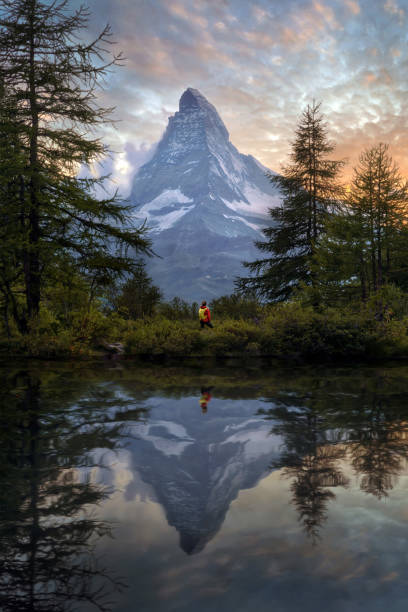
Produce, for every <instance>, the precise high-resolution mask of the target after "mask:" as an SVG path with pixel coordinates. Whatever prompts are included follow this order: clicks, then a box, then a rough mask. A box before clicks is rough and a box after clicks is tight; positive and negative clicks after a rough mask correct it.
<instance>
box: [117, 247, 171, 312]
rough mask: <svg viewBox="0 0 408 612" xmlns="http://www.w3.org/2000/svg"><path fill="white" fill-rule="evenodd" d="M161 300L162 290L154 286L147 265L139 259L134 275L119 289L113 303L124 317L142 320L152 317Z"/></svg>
mask: <svg viewBox="0 0 408 612" xmlns="http://www.w3.org/2000/svg"><path fill="white" fill-rule="evenodd" d="M161 298H162V294H161V291H160V289H159V288H158V287H156V286H155V285H153V283H152V279H151V278H150V277H149V276H148V274H147V272H146V263H145V262H144V261H143V260H142V259H139V260H138V261H137V262H136V269H135V271H134V273H133V274H132V276H130V277H129V278H128V279H127V280H126V281H125V283H123V285H122V286H121V287H119V288H118V289H117V294H116V295H114V296H113V299H112V302H113V306H114V308H115V309H116V310H117V311H118V312H119V313H120V314H121V315H122V316H124V317H126V318H129V319H140V318H143V317H149V316H151V315H152V314H153V313H154V310H155V307H156V306H157V304H158V303H159V302H160V300H161Z"/></svg>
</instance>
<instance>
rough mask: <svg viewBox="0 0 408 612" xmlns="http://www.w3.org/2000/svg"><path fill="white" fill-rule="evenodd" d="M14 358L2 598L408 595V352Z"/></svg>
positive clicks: (374, 600)
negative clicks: (180, 359) (354, 360)
mask: <svg viewBox="0 0 408 612" xmlns="http://www.w3.org/2000/svg"><path fill="white" fill-rule="evenodd" d="M0 370H1V377H2V381H3V384H2V389H1V392H0V397H1V399H0V405H1V410H0V454H1V462H0V479H1V486H0V513H1V515H0V538H1V550H0V563H1V569H0V572H1V573H0V609H1V610H2V611H3V612H10V611H13V612H24V611H27V612H28V611H30V612H48V611H50V612H51V611H52V612H58V611H64V612H65V611H71V610H75V611H76V610H78V611H80V612H82V611H84V612H90V611H91V610H102V611H108V610H111V611H112V612H135V611H137V612H155V611H160V612H161V611H163V612H171V611H178V612H204V611H206V612H207V611H208V610H211V611H212V612H218V611H219V612H221V611H223V612H230V611H231V612H233V611H234V612H247V611H248V612H249V611H251V612H252V611H253V610H255V611H256V612H270V610H274V611H277V612H281V611H282V612H292V611H293V612H295V611H296V612H298V611H299V610H302V611H304V612H312V611H313V612H315V611H317V610H320V609H324V610H330V611H332V612H340V611H341V612H344V611H347V612H353V611H357V610H366V611H367V610H368V611H370V612H376V611H377V610H378V611H380V610H381V612H382V611H383V610H384V609H387V610H388V611H389V612H400V611H401V612H402V611H404V612H405V611H406V609H407V606H408V589H407V586H408V584H407V583H408V580H407V575H406V568H407V562H408V479H407V476H408V471H407V457H408V368H407V367H405V366H389V367H383V368H380V367H371V368H362V367H357V366H354V367H349V368H347V367H343V368H340V369H336V368H317V367H314V368H307V367H305V368H293V367H292V368H277V367H272V366H269V367H266V366H265V367H262V366H260V365H259V364H257V365H256V366H254V367H253V368H248V367H245V368H244V367H243V366H240V364H239V363H234V364H231V365H230V366H229V367H227V366H225V365H217V364H214V363H206V362H202V363H196V364H191V365H190V366H189V367H186V366H183V367H182V366H165V365H146V364H131V363H128V362H121V361H106V362H104V361H101V362H100V363H94V364H92V363H86V362H83V363H81V362H78V363H74V364H55V363H42V362H37V363H27V362H21V363H13V364H12V365H10V364H4V363H3V364H2V365H1V366H0Z"/></svg>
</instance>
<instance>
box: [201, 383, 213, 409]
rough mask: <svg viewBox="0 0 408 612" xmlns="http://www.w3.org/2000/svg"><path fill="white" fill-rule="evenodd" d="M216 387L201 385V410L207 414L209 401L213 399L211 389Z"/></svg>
mask: <svg viewBox="0 0 408 612" xmlns="http://www.w3.org/2000/svg"><path fill="white" fill-rule="evenodd" d="M213 388H214V387H201V397H200V406H201V412H202V413H203V414H205V413H206V412H207V405H208V402H209V401H210V400H211V397H212V395H211V391H212V390H213Z"/></svg>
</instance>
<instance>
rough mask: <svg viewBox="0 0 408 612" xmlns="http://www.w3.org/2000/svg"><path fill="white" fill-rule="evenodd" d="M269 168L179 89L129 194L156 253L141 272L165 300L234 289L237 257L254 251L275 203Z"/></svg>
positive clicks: (208, 107) (206, 107)
mask: <svg viewBox="0 0 408 612" xmlns="http://www.w3.org/2000/svg"><path fill="white" fill-rule="evenodd" d="M268 172H270V171H269V170H268V169H267V168H265V167H264V166H263V165H262V164H261V163H260V162H259V161H257V160H256V159H255V158H254V157H253V156H251V155H243V154H241V153H240V152H239V151H238V150H237V149H236V147H235V146H234V145H233V144H232V143H231V142H230V139H229V133H228V130H227V128H226V127H225V125H224V123H223V121H222V119H221V118H220V116H219V114H218V112H217V110H216V109H215V107H214V106H213V105H212V104H211V103H210V102H209V101H208V100H207V99H206V98H205V97H204V96H203V95H202V94H201V93H200V92H199V91H198V90H196V89H193V88H188V89H186V90H185V91H184V93H183V94H182V96H181V98H180V102H179V110H178V111H177V112H176V113H175V114H174V115H173V116H171V117H169V122H168V126H167V129H166V131H165V133H164V135H163V137H162V139H161V140H160V142H159V144H158V146H157V148H156V151H155V154H154V155H153V157H152V158H151V159H150V161H148V162H147V163H146V164H144V165H143V166H142V167H141V168H140V169H139V171H138V173H137V174H136V176H135V178H134V181H133V187H132V190H131V194H130V201H131V203H132V205H133V211H134V215H135V216H136V217H137V218H138V219H139V220H140V221H145V222H146V224H147V225H148V227H149V228H150V236H151V238H152V240H153V249H154V251H155V252H156V253H157V254H158V255H159V256H160V257H161V258H162V259H157V258H154V259H152V260H150V261H148V266H147V269H148V272H149V273H150V275H151V276H152V278H153V281H154V282H155V283H156V284H158V285H159V286H160V288H161V289H162V290H163V292H164V294H165V296H166V297H167V298H171V297H174V296H176V295H177V296H179V297H182V298H184V299H187V300H196V301H198V300H199V299H201V298H202V297H204V296H205V297H207V298H209V299H211V298H213V297H218V296H220V295H223V294H225V293H231V292H232V291H233V288H234V278H235V277H236V276H238V275H240V274H243V273H244V272H245V269H244V268H243V266H242V261H243V260H244V261H245V260H249V261H250V260H252V259H254V258H256V257H257V249H256V248H255V246H254V241H255V240H259V239H260V238H262V233H261V228H262V227H265V226H266V225H267V224H268V216H267V212H268V208H270V207H273V206H276V205H277V204H278V203H279V202H280V196H279V194H278V192H277V190H276V188H274V187H273V185H272V184H271V183H270V181H269V179H268V178H267V176H266V174H267V173H268Z"/></svg>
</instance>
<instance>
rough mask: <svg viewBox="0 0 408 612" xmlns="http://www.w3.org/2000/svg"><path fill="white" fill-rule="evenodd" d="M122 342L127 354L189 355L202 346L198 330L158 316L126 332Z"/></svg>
mask: <svg viewBox="0 0 408 612" xmlns="http://www.w3.org/2000/svg"><path fill="white" fill-rule="evenodd" d="M124 344H125V352H126V353H127V354H128V355H161V354H167V355H189V354H191V353H194V351H198V352H200V350H201V349H202V346H203V343H202V339H201V335H200V332H199V330H197V329H191V328H189V327H186V326H184V325H182V324H181V323H179V322H177V321H168V320H167V319H164V318H158V317H157V318H154V319H150V320H145V321H144V322H143V324H141V325H140V326H137V327H136V329H132V330H130V331H129V332H127V333H126V334H125V337H124Z"/></svg>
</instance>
